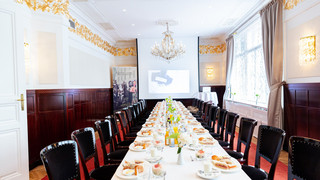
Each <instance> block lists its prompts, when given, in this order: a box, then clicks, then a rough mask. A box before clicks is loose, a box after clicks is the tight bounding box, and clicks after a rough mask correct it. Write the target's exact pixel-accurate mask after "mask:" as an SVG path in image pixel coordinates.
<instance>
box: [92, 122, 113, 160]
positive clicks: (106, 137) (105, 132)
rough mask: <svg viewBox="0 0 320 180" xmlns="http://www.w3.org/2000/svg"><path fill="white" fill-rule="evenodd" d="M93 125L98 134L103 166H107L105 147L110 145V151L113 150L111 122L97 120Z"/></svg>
mask: <svg viewBox="0 0 320 180" xmlns="http://www.w3.org/2000/svg"><path fill="white" fill-rule="evenodd" d="M94 124H95V127H96V129H97V131H98V133H99V138H100V142H101V148H102V152H103V157H104V158H103V159H104V164H107V163H108V162H107V158H108V153H107V148H106V146H107V145H108V144H110V151H113V150H114V147H113V141H112V130H111V122H110V120H99V121H96V122H95V123H94Z"/></svg>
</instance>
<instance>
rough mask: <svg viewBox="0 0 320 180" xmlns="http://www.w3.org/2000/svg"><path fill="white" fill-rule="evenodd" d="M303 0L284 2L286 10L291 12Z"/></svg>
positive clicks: (285, 0)
mask: <svg viewBox="0 0 320 180" xmlns="http://www.w3.org/2000/svg"><path fill="white" fill-rule="evenodd" d="M302 1H303V0H284V1H283V5H284V9H286V10H290V9H293V8H294V7H295V6H297V4H298V3H300V2H302Z"/></svg>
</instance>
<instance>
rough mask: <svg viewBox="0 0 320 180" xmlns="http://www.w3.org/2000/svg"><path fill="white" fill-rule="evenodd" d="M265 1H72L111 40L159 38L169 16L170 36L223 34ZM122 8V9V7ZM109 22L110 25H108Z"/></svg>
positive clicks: (214, 35)
mask: <svg viewBox="0 0 320 180" xmlns="http://www.w3.org/2000/svg"><path fill="white" fill-rule="evenodd" d="M267 2H269V0H73V1H72V2H71V3H72V4H73V5H75V6H76V7H77V8H78V9H80V10H81V11H82V12H83V13H85V14H86V15H87V16H88V17H89V18H90V19H91V20H92V21H93V22H95V23H97V24H99V25H100V26H101V27H103V28H104V29H105V30H106V32H107V34H109V35H110V36H111V37H112V38H113V39H114V40H115V41H122V40H132V39H135V38H157V37H162V32H164V31H165V27H164V26H161V25H157V24H156V21H158V20H162V19H170V20H176V21H178V25H176V26H172V27H170V30H171V31H173V32H174V36H176V37H178V36H184V37H186V36H187V37H189V36H201V37H223V36H224V35H226V33H229V32H230V31H231V30H232V29H234V28H235V26H237V25H238V24H239V23H240V22H241V21H243V19H245V18H247V17H248V16H249V14H250V13H252V12H254V11H256V10H257V7H261V4H266V3H267ZM124 9H125V10H124ZM110 25H111V26H110Z"/></svg>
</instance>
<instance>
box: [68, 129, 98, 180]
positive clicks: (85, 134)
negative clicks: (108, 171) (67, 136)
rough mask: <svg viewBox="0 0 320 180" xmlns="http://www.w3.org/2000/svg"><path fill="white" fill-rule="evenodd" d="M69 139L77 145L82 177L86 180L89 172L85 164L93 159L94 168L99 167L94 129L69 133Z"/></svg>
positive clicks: (88, 177)
mask: <svg viewBox="0 0 320 180" xmlns="http://www.w3.org/2000/svg"><path fill="white" fill-rule="evenodd" d="M71 138H72V139H73V140H75V141H76V142H77V144H78V149H79V155H80V160H81V164H82V168H83V171H84V175H85V177H86V179H90V176H89V171H88V168H87V165H86V162H87V161H89V160H90V159H92V158H94V166H95V168H98V167H99V160H98V153H97V146H96V138H95V135H94V129H93V128H92V127H87V128H83V129H78V130H75V131H73V132H72V133H71Z"/></svg>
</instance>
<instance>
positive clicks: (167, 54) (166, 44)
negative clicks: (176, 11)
mask: <svg viewBox="0 0 320 180" xmlns="http://www.w3.org/2000/svg"><path fill="white" fill-rule="evenodd" d="M157 24H161V25H166V26H167V31H165V32H163V34H164V38H163V40H162V41H161V46H160V44H158V43H157V42H156V43H155V44H154V45H153V47H152V48H151V54H152V55H154V56H158V57H160V58H163V59H164V60H165V61H167V62H168V63H170V62H171V61H172V60H174V59H175V58H176V57H178V56H180V55H182V54H184V53H185V45H183V44H182V43H178V44H176V43H175V41H174V39H173V38H172V36H171V35H172V34H173V32H172V31H169V24H170V25H176V24H177V22H176V21H158V22H157Z"/></svg>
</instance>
